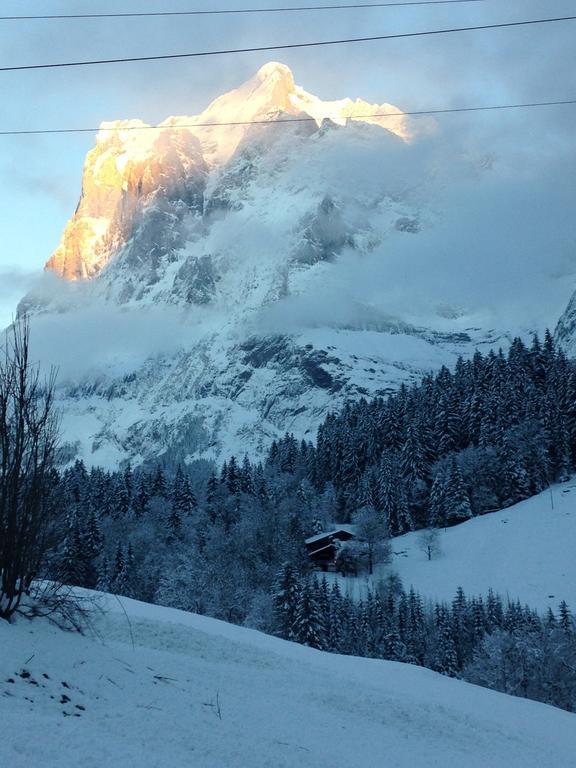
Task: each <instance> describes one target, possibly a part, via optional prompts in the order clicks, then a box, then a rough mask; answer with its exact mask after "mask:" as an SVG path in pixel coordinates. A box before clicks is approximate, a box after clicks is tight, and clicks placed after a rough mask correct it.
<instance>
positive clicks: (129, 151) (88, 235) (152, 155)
mask: <svg viewBox="0 0 576 768" xmlns="http://www.w3.org/2000/svg"><path fill="white" fill-rule="evenodd" d="M380 113H389V114H390V115H391V117H387V118H378V117H372V115H375V114H380ZM355 115H357V116H361V117H360V118H359V119H358V120H357V122H362V123H365V124H375V125H379V126H380V127H381V128H383V129H384V131H385V132H386V133H390V134H395V135H397V136H400V137H402V138H403V139H408V138H409V128H408V125H407V121H406V119H405V118H404V117H403V115H402V113H401V112H400V110H399V109H398V108H396V107H394V106H392V105H390V104H382V105H377V104H372V105H371V104H367V103H366V102H363V101H361V100H356V101H352V100H351V99H343V100H341V101H334V102H324V101H322V100H320V99H318V98H317V97H315V96H312V95H311V94H309V93H307V92H306V91H305V90H304V89H303V88H301V87H300V86H297V85H296V84H295V83H294V78H293V76H292V72H291V71H290V69H289V68H288V67H286V66H285V65H283V64H279V63H276V62H271V63H269V64H266V65H265V66H263V67H262V68H261V69H260V70H259V71H258V73H257V74H256V75H255V77H253V78H252V79H251V80H249V81H248V82H247V83H245V84H244V85H242V86H240V88H237V89H236V90H233V91H231V92H229V93H227V94H224V95H223V96H220V97H219V98H217V99H216V100H215V101H214V102H212V104H210V105H209V107H208V108H207V109H206V110H205V111H204V112H203V113H202V114H200V115H197V116H184V117H171V118H168V119H167V120H166V121H165V122H164V123H163V124H162V125H161V127H160V129H159V130H155V129H152V130H150V129H149V127H148V126H146V124H145V123H143V122H142V121H139V120H127V121H117V122H112V123H103V124H102V126H101V131H100V133H99V135H98V138H97V143H96V146H95V147H94V149H92V150H91V151H90V152H89V153H88V156H87V158H86V162H85V165H84V173H83V180H82V195H81V198H80V202H79V204H78V208H77V210H76V212H75V213H74V216H73V217H72V219H71V220H70V222H69V223H68V225H67V227H66V229H65V231H64V234H63V236H62V241H61V243H60V245H59V246H58V248H57V249H56V251H55V252H54V254H53V255H52V257H51V258H50V259H49V260H48V262H47V265H46V267H47V269H49V270H53V271H54V272H55V273H56V274H58V275H59V276H61V277H63V278H65V279H66V280H83V279H91V278H94V277H95V276H96V275H98V274H99V273H100V272H101V271H102V270H103V268H104V267H105V266H106V265H107V264H108V263H109V262H110V261H111V260H112V259H113V257H114V256H115V255H117V254H118V253H119V252H120V251H121V250H122V248H123V247H124V246H126V244H127V243H128V241H130V239H131V238H134V237H137V238H138V239H139V240H140V241H141V242H139V243H138V245H137V248H136V250H138V257H137V259H136V260H137V261H142V259H143V258H144V259H146V260H147V261H148V264H147V268H148V274H147V275H146V276H145V277H146V281H147V282H149V281H153V280H154V279H155V278H156V279H157V278H158V270H159V268H160V266H161V264H160V262H161V260H162V259H163V258H164V257H165V256H166V255H167V254H166V250H168V251H170V250H171V251H174V250H175V249H177V248H179V247H182V246H183V244H184V243H185V241H186V240H187V234H186V233H185V232H184V229H185V224H184V220H185V219H186V220H187V221H188V223H190V220H191V218H192V217H202V216H203V215H204V214H205V213H214V212H215V211H216V210H218V209H224V210H225V209H227V208H228V207H230V205H234V204H235V205H240V201H239V200H236V202H235V203H234V202H232V201H231V199H230V198H231V194H230V193H231V192H234V191H237V190H238V189H240V190H242V187H246V186H247V184H248V183H249V181H250V175H251V174H252V175H253V174H254V172H255V167H254V166H255V163H256V162H257V161H258V159H259V157H260V156H261V155H262V154H263V152H264V151H265V149H266V145H268V147H269V146H270V144H274V143H276V142H277V140H278V139H281V137H279V136H278V132H279V131H282V130H284V131H285V130H287V127H286V126H283V127H281V128H276V129H275V128H266V127H264V130H265V131H267V135H266V134H264V133H263V129H262V127H260V126H258V125H218V124H221V123H254V122H255V121H256V122H257V121H264V122H272V121H275V120H281V119H287V118H290V117H292V118H294V117H297V118H313V119H314V121H315V122H312V123H305V122H304V123H301V124H300V123H295V124H293V125H292V126H291V128H290V129H289V130H291V132H292V133H293V134H294V133H296V134H299V135H301V136H311V135H313V134H315V133H316V132H317V128H318V126H319V125H321V124H322V122H323V121H324V120H329V121H331V123H333V124H335V125H345V124H346V122H347V120H348V119H349V118H351V117H353V116H355ZM396 115H397V116H396ZM212 124H217V125H215V126H214V127H209V126H211V125H212ZM207 126H208V127H207ZM273 131H276V136H274V135H273V133H272V132H273ZM207 187H210V189H207ZM148 215H149V216H151V217H152V218H153V219H154V221H153V222H152V223H150V222H145V221H144V219H145V218H146V217H147V216H148ZM170 220H171V221H172V225H173V227H172V229H173V231H175V230H178V232H177V234H176V237H175V239H174V241H173V242H171V243H159V242H153V241H154V237H153V236H152V230H153V229H154V230H156V231H159V228H160V226H161V223H162V221H164V222H169V221H170ZM196 223H197V222H196ZM146 249H148V250H146ZM133 250H134V249H133ZM128 260H129V261H130V258H128ZM132 260H134V259H132ZM128 294H130V295H131V296H133V295H134V294H133V293H132V292H130V291H128V292H127V293H126V292H124V294H123V295H124V297H126V296H127V295H128ZM116 298H118V296H117V295H116Z"/></svg>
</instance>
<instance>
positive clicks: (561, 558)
mask: <svg viewBox="0 0 576 768" xmlns="http://www.w3.org/2000/svg"><path fill="white" fill-rule="evenodd" d="M438 533H439V535H438V544H439V548H440V552H439V554H438V555H437V556H435V557H434V558H433V559H432V560H431V561H428V558H427V556H426V554H425V553H424V552H423V551H422V550H421V549H420V546H419V544H420V541H421V534H420V533H418V532H415V533H408V534H405V535H404V536H398V537H397V538H395V539H393V540H392V552H393V555H392V562H391V564H390V565H388V566H380V567H378V568H377V569H376V573H375V575H374V578H373V580H372V581H375V582H377V581H378V580H380V579H381V578H385V577H386V576H387V575H389V574H390V573H391V572H395V573H397V574H398V575H399V576H400V577H401V578H402V581H403V583H404V586H405V587H406V588H408V587H410V585H413V586H414V588H415V589H417V590H418V591H419V592H421V594H422V595H425V596H427V597H430V598H434V599H440V600H451V599H452V598H453V597H454V594H455V592H456V589H457V588H458V587H459V586H461V587H462V588H463V589H464V591H465V592H466V594H467V595H469V596H474V595H479V594H482V595H485V594H486V593H487V592H488V589H490V588H492V589H493V590H494V591H495V592H499V593H500V594H501V595H503V596H504V597H506V596H509V597H510V598H511V599H514V600H515V599H517V598H519V599H520V600H521V601H522V603H527V604H528V605H529V606H530V607H531V608H537V609H538V610H540V611H545V610H546V609H547V608H548V607H549V606H550V607H551V608H553V609H556V608H558V604H559V603H560V601H561V600H566V602H567V603H568V605H570V606H571V607H572V608H573V609H576V556H575V553H576V480H574V479H573V480H571V481H570V482H567V483H563V484H560V485H555V486H553V487H552V488H551V489H550V490H547V491H545V492H544V493H541V494H539V495H538V496H533V497H532V498H531V499H527V500H526V501H522V502H520V503H519V504H516V505H514V506H513V507H509V508H508V509H505V510H502V511H500V512H491V513H489V514H487V515H483V516H482V517H476V518H474V519H473V520H469V521H468V522H466V523H462V524H461V525H458V526H456V527H454V528H448V529H447V530H441V531H439V532H438ZM330 578H331V579H333V578H336V577H334V576H330ZM340 584H341V586H342V589H343V591H344V592H345V593H347V594H352V595H353V596H355V597H359V596H364V595H365V594H366V592H367V590H368V587H369V580H368V579H367V578H365V577H359V578H357V579H354V578H348V577H347V578H340ZM575 764H576V762H575Z"/></svg>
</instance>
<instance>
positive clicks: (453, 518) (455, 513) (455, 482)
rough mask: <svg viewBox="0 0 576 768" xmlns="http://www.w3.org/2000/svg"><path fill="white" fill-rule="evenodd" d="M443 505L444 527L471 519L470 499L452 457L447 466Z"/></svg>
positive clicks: (454, 459)
mask: <svg viewBox="0 0 576 768" xmlns="http://www.w3.org/2000/svg"><path fill="white" fill-rule="evenodd" d="M444 504H445V524H446V525H454V524H456V523H461V522H463V521H465V520H469V519H470V518H471V517H472V509H471V507H470V499H469V497H468V493H467V491H466V488H465V487H464V480H463V479H462V473H461V472H460V468H459V466H458V464H457V462H456V458H455V457H454V456H453V457H452V460H451V461H450V464H449V465H448V472H447V475H446V485H445V499H444Z"/></svg>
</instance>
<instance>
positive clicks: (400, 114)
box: [0, 99, 576, 136]
mask: <svg viewBox="0 0 576 768" xmlns="http://www.w3.org/2000/svg"><path fill="white" fill-rule="evenodd" d="M567 104H576V99H563V100H561V101H533V102H528V103H525V104H490V105H488V106H479V107H452V108H448V109H420V110H417V111H412V112H379V113H376V114H370V115H348V116H347V118H346V119H348V120H368V119H373V118H379V119H380V118H387V117H392V118H393V117H396V118H398V117H417V116H425V115H449V114H454V113H457V112H489V111H496V110H505V109H533V108H535V107H554V106H563V105H567ZM315 122H316V118H315V117H290V118H285V119H283V120H242V121H240V120H239V121H237V122H226V123H179V124H178V125H133V126H126V127H123V128H121V129H120V130H122V131H164V130H170V129H173V130H178V129H180V128H230V127H237V126H247V125H270V126H272V125H274V126H276V125H283V124H284V123H315ZM116 130H118V129H117V128H116V127H114V128H101V127H99V128H38V129H34V130H18V131H1V130H0V136H37V135H40V134H55V133H56V134H57V133H94V132H100V131H116Z"/></svg>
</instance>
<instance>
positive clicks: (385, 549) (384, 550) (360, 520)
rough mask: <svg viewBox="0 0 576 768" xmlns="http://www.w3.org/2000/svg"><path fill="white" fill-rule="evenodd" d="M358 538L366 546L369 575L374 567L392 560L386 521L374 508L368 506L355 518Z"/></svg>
mask: <svg viewBox="0 0 576 768" xmlns="http://www.w3.org/2000/svg"><path fill="white" fill-rule="evenodd" d="M353 521H354V525H355V526H356V529H357V534H358V538H359V540H360V541H361V542H363V543H364V544H365V546H366V551H367V555H368V573H369V574H370V575H372V573H373V572H374V565H376V564H377V563H384V562H387V561H388V560H389V559H390V542H389V538H390V534H389V532H388V526H387V525H386V523H385V521H384V519H383V518H382V516H381V515H380V514H378V512H377V511H376V510H375V509H374V507H373V506H372V505H370V504H366V505H365V506H363V507H362V508H361V509H359V510H358V511H357V512H356V514H355V515H354V518H353Z"/></svg>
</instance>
